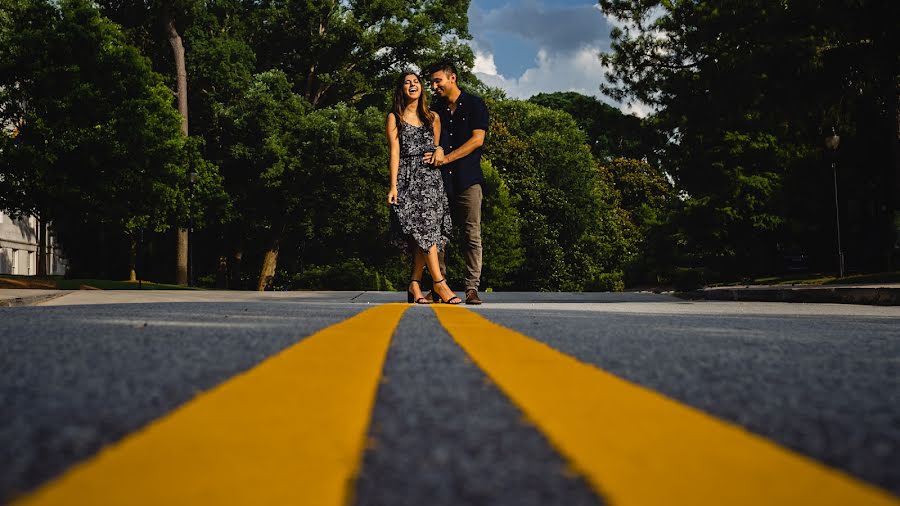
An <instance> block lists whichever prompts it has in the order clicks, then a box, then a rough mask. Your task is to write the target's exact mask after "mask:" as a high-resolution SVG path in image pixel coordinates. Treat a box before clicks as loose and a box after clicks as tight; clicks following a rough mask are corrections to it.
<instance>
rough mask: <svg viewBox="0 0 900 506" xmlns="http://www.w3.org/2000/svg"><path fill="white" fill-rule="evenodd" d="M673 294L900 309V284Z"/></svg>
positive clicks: (772, 287)
mask: <svg viewBox="0 0 900 506" xmlns="http://www.w3.org/2000/svg"><path fill="white" fill-rule="evenodd" d="M674 295H675V296H676V297H680V298H682V299H687V300H724V301H741V302H805V303H817V304H865V305H871V306H900V283H882V284H871V285H745V286H722V287H714V288H704V289H700V290H692V291H690V292H676V293H675V294H674Z"/></svg>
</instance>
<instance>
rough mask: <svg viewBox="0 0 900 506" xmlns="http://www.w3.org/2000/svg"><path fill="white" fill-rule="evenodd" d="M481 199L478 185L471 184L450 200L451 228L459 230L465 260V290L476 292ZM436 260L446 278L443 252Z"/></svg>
mask: <svg viewBox="0 0 900 506" xmlns="http://www.w3.org/2000/svg"><path fill="white" fill-rule="evenodd" d="M481 199H482V191H481V185H480V184H473V185H472V186H470V187H468V188H466V189H465V190H463V191H462V193H459V194H457V195H455V196H454V197H453V198H452V199H450V213H451V214H452V218H453V226H454V227H457V228H459V231H460V234H459V239H460V241H459V247H460V251H461V252H462V254H463V258H465V259H466V286H465V289H466V290H469V289H475V290H478V285H479V283H480V282H481ZM438 260H439V261H440V263H441V274H443V276H444V277H445V278H446V277H447V266H446V264H445V263H444V252H443V251H441V252H440V253H438Z"/></svg>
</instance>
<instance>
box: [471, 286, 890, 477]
mask: <svg viewBox="0 0 900 506" xmlns="http://www.w3.org/2000/svg"><path fill="white" fill-rule="evenodd" d="M477 311H478V313H479V314H482V315H483V316H485V317H487V318H488V319H490V320H491V321H493V322H495V323H498V324H501V325H504V326H506V327H509V328H512V329H514V330H517V331H519V332H521V333H523V334H525V335H528V336H530V337H533V338H535V339H538V340H540V341H543V342H544V343H547V344H548V345H550V346H552V347H553V348H556V349H557V350H559V351H561V352H563V353H566V354H569V355H572V356H574V357H576V358H578V359H580V360H582V361H584V362H587V363H590V364H594V365H596V366H598V367H600V368H602V369H604V370H606V371H608V372H611V373H613V374H616V375H617V376H619V377H621V378H624V379H627V380H630V381H632V382H634V383H638V384H640V385H643V386H645V387H647V388H650V389H653V390H656V391H658V392H661V393H663V394H665V395H667V396H669V397H671V398H674V399H676V400H678V401H681V402H683V403H685V404H689V405H691V406H694V407H696V408H699V409H701V410H703V411H705V412H707V413H710V414H713V415H715V416H717V417H719V418H721V419H724V420H728V421H731V422H734V423H737V424H739V425H742V426H744V427H746V428H747V429H749V430H750V431H752V432H754V433H757V434H760V435H763V436H765V437H767V438H770V439H772V440H774V441H776V442H778V443H780V444H782V445H784V446H786V447H788V448H791V449H794V450H796V451H798V452H799V453H802V454H806V455H809V456H811V457H813V458H815V459H817V460H819V461H821V462H823V463H825V464H826V465H829V466H832V467H835V468H838V469H841V470H844V471H845V472H847V473H849V474H851V475H855V476H857V477H859V478H862V479H863V480H866V481H869V482H871V483H874V484H877V485H879V486H881V487H883V488H885V489H888V490H890V491H892V492H893V493H895V494H900V318H891V317H877V316H872V317H852V316H831V317H828V316H817V317H809V316H772V315H767V316H749V315H746V316H745V315H740V316H739V315H717V316H704V315H662V314H617V313H614V312H605V313H596V312H588V311H583V312H579V311H571V310H569V311H553V310H529V311H523V310H509V309H503V310H501V309H499V308H491V307H490V306H488V305H487V304H486V305H485V306H482V307H481V308H480V309H478V310H477Z"/></svg>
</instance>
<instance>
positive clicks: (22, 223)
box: [0, 211, 67, 276]
mask: <svg viewBox="0 0 900 506" xmlns="http://www.w3.org/2000/svg"><path fill="white" fill-rule="evenodd" d="M38 226H39V223H38V220H37V219H36V218H35V217H34V216H29V217H27V218H24V219H21V220H17V219H13V218H10V217H9V215H7V214H6V213H4V212H2V211H0V274H19V275H24V276H33V275H35V274H37V250H38V244H37V231H38ZM48 235H49V238H48V244H47V254H48V256H49V258H48V264H49V269H48V272H47V273H48V274H54V275H64V274H65V273H66V267H67V264H66V260H65V257H63V256H62V255H61V252H60V251H59V248H57V247H56V240H55V239H54V237H53V234H52V233H50V234H48Z"/></svg>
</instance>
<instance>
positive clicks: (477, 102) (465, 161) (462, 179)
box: [431, 92, 490, 195]
mask: <svg viewBox="0 0 900 506" xmlns="http://www.w3.org/2000/svg"><path fill="white" fill-rule="evenodd" d="M431 110H432V111H433V112H435V113H437V114H438V115H439V116H440V117H441V140H440V144H441V147H442V148H444V153H447V154H449V153H452V152H453V150H454V149H457V148H458V147H460V146H462V145H463V144H465V143H466V141H468V140H469V139H470V138H472V130H484V132H485V133H487V130H488V124H489V123H490V118H489V116H488V109H487V106H486V105H485V104H484V100H482V99H481V97H477V96H475V95H470V94H468V93H466V92H462V93H460V95H459V97H458V98H457V99H456V112H453V113H451V112H450V106H449V105H448V104H447V100H446V99H444V98H439V99H438V100H436V101H435V102H434V103H433V104H432V106H431ZM481 152H482V149H481V147H480V146H479V147H478V148H476V149H475V151H472V152H471V153H469V154H468V155H466V156H464V157H462V158H460V159H459V160H456V161H455V162H453V163H448V164H447V165H445V166H444V167H443V171H442V173H443V176H444V186H445V187H446V189H447V193H449V194H451V195H452V194H454V193H460V192H462V191H463V190H465V189H466V188H468V187H470V186H472V185H473V184H478V183H482V182H484V174H483V173H482V172H481Z"/></svg>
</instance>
